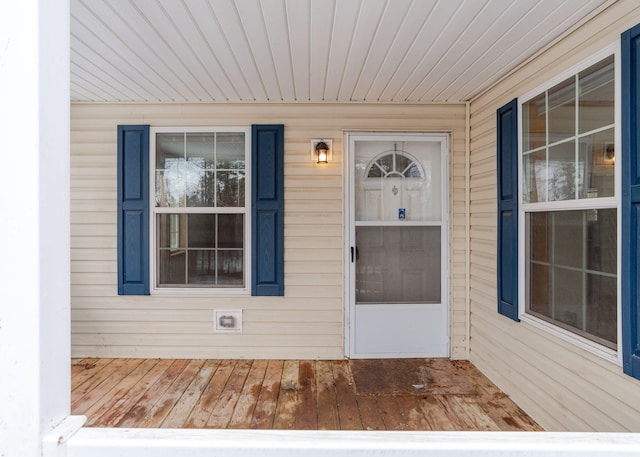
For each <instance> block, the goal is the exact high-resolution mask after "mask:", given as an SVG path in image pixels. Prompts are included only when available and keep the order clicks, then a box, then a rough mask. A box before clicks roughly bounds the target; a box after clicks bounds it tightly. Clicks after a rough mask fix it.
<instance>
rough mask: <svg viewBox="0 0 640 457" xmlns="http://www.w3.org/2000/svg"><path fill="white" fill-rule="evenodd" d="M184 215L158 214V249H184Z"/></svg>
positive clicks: (185, 221)
mask: <svg viewBox="0 0 640 457" xmlns="http://www.w3.org/2000/svg"><path fill="white" fill-rule="evenodd" d="M186 223H187V215H186V214H158V231H157V234H158V235H157V236H158V245H159V246H160V248H161V249H162V248H171V249H178V248H185V247H187V244H186V234H187V230H186V228H187V225H186Z"/></svg>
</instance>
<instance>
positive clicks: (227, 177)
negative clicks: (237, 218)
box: [216, 171, 245, 207]
mask: <svg viewBox="0 0 640 457" xmlns="http://www.w3.org/2000/svg"><path fill="white" fill-rule="evenodd" d="M216 177H217V182H216V183H217V189H216V190H217V192H216V203H217V206H224V207H229V206H233V207H242V206H244V198H245V191H244V180H245V173H244V171H219V172H217V173H216Z"/></svg>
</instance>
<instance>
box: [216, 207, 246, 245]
mask: <svg viewBox="0 0 640 457" xmlns="http://www.w3.org/2000/svg"><path fill="white" fill-rule="evenodd" d="M243 246H244V214H220V215H218V248H220V249H223V248H227V249H230V248H235V249H242V247H243Z"/></svg>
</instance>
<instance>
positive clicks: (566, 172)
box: [547, 141, 576, 201]
mask: <svg viewBox="0 0 640 457" xmlns="http://www.w3.org/2000/svg"><path fill="white" fill-rule="evenodd" d="M575 144H576V143H575V141H569V142H567V143H561V144H558V145H556V146H553V147H551V148H549V169H548V173H549V175H548V181H547V185H548V186H549V189H548V190H549V192H548V197H549V201H556V200H573V199H575V198H576V147H575Z"/></svg>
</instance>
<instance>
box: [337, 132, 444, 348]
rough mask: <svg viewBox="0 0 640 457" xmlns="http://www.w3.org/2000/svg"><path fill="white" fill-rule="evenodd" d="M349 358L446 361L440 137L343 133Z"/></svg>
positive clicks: (442, 158)
mask: <svg viewBox="0 0 640 457" xmlns="http://www.w3.org/2000/svg"><path fill="white" fill-rule="evenodd" d="M347 142H348V145H349V153H348V157H349V164H348V168H349V174H348V183H349V184H348V186H347V188H348V189H349V208H348V211H347V214H348V216H347V217H348V224H347V226H348V233H347V240H348V250H347V251H348V259H347V262H348V268H347V272H348V274H349V288H348V289H349V290H348V303H349V305H348V306H349V309H348V313H347V315H348V319H347V322H348V327H349V328H348V335H349V336H348V339H349V356H350V357H353V358H382V357H448V356H449V331H448V329H449V306H448V296H449V294H448V271H447V266H448V258H447V256H448V252H449V250H448V237H447V234H448V227H447V214H448V204H447V203H448V200H447V198H448V194H449V192H448V189H447V182H448V179H447V173H448V170H447V158H448V149H449V137H448V135H446V134H398V133H394V134H391V133H390V134H380V133H357V134H356V133H351V134H347Z"/></svg>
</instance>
